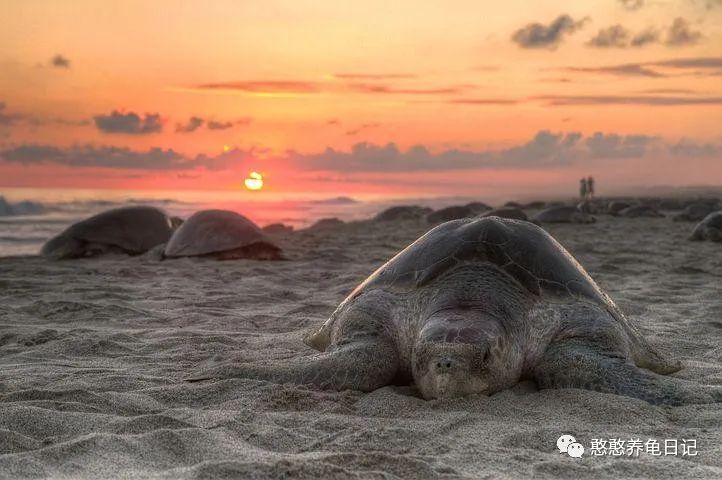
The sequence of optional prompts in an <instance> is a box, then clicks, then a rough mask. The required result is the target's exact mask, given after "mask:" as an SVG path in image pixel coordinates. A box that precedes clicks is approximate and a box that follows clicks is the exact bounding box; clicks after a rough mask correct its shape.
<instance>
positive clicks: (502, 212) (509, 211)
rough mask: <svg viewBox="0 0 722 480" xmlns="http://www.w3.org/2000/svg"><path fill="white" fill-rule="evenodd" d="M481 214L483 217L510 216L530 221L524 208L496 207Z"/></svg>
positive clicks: (514, 218)
mask: <svg viewBox="0 0 722 480" xmlns="http://www.w3.org/2000/svg"><path fill="white" fill-rule="evenodd" d="M479 216H480V217H482V218H483V217H500V218H509V219H512V220H525V221H529V217H527V215H526V213H524V211H523V210H520V209H518V208H514V207H502V208H496V209H494V210H490V211H488V212H486V213H483V214H481V215H479Z"/></svg>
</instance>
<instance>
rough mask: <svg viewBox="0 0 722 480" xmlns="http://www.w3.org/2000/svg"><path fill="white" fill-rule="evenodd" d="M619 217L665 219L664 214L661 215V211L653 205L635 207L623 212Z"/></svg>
mask: <svg viewBox="0 0 722 480" xmlns="http://www.w3.org/2000/svg"><path fill="white" fill-rule="evenodd" d="M618 215H619V216H620V217H628V218H637V217H652V218H657V217H664V214H662V213H659V210H657V209H656V208H654V207H653V206H651V205H633V206H631V207H627V208H625V209H624V210H621V211H620V212H619V213H618Z"/></svg>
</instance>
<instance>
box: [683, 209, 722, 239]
mask: <svg viewBox="0 0 722 480" xmlns="http://www.w3.org/2000/svg"><path fill="white" fill-rule="evenodd" d="M690 240H710V241H712V242H722V210H720V211H718V212H712V213H710V214H709V215H707V216H706V217H704V219H703V220H702V221H701V222H699V223H698V224H697V226H696V227H694V230H693V231H692V236H691V237H690Z"/></svg>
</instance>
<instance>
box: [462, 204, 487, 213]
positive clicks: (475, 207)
mask: <svg viewBox="0 0 722 480" xmlns="http://www.w3.org/2000/svg"><path fill="white" fill-rule="evenodd" d="M464 207H466V208H469V209H471V210H472V211H473V212H474V213H476V214H479V213H484V212H488V211H489V210H493V208H492V207H490V206H489V205H487V204H486V203H484V202H471V203H467V204H466V205H464Z"/></svg>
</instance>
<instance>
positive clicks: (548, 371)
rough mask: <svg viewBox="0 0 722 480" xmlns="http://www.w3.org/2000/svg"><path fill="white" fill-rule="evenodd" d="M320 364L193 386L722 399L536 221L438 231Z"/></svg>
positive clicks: (387, 277) (321, 331) (302, 361)
mask: <svg viewBox="0 0 722 480" xmlns="http://www.w3.org/2000/svg"><path fill="white" fill-rule="evenodd" d="M305 343H307V344H308V345H309V346H311V347H313V348H315V349H317V350H319V351H321V352H322V353H318V354H315V355H312V356H307V357H301V358H293V359H288V360H272V361H269V362H265V363H263V364H243V363H241V364H239V363H235V362H228V363H224V364H221V365H218V366H215V367H213V368H210V369H208V370H205V371H201V372H199V374H198V375H195V376H193V377H192V378H187V379H186V380H187V381H201V380H208V379H215V378H231V377H244V378H256V379H265V380H270V381H274V382H279V383H284V382H291V383H300V384H313V385H316V386H318V387H321V388H327V389H337V390H342V389H356V390H361V391H371V390H374V389H376V388H380V387H383V386H385V385H389V384H393V383H397V382H410V381H413V382H414V383H415V384H416V386H417V387H418V389H419V391H420V393H421V395H422V396H423V397H424V398H426V399H432V398H440V397H455V396H462V395H466V394H475V393H480V394H487V395H489V394H493V393H495V392H498V391H500V390H504V389H507V388H509V387H511V386H513V385H514V384H516V383H517V382H519V381H520V380H523V379H532V380H535V381H536V383H537V384H538V386H539V387H540V388H568V387H573V388H585V389H591V390H597V391H601V392H607V393H616V394H620V395H627V396H631V397H637V398H641V399H644V400H647V401H649V402H652V403H660V404H662V403H666V404H681V403H687V402H690V403H691V402H710V401H714V400H715V399H716V398H717V397H718V396H719V391H715V390H710V389H712V387H703V386H700V385H696V384H694V383H692V382H685V381H683V380H679V379H675V378H668V377H665V376H663V375H661V374H668V373H671V372H675V371H677V370H679V369H680V368H681V367H680V365H679V363H676V362H672V361H669V360H667V359H665V358H664V357H663V356H662V355H660V354H659V353H658V352H657V351H656V350H654V349H653V348H652V347H651V346H650V345H649V344H648V343H647V342H646V340H645V339H644V338H643V337H642V335H641V334H640V333H639V331H638V330H637V328H636V327H635V326H634V324H633V323H632V322H631V321H629V320H628V319H627V318H625V317H624V316H623V315H622V313H621V312H620V311H619V309H618V308H617V306H616V305H615V304H614V302H612V300H611V299H610V298H609V297H608V296H607V295H606V294H605V293H604V292H603V291H602V290H601V289H600V288H599V287H598V286H597V284H596V283H595V282H594V281H593V280H592V279H591V278H590V277H589V275H588V274H587V272H585V271H584V269H583V268H582V267H581V265H579V263H577V261H576V260H575V259H574V258H573V257H572V256H571V255H570V254H569V253H568V252H567V251H566V250H565V249H564V248H563V247H562V246H561V245H560V244H559V243H557V242H556V241H555V240H554V239H553V238H552V237H551V236H550V235H549V234H548V233H546V232H545V231H544V230H543V229H541V228H539V227H538V226H536V225H534V224H532V223H529V222H523V221H517V220H507V219H502V218H498V217H489V218H477V219H462V220H455V221H450V222H447V223H444V224H442V225H439V226H437V227H436V228H434V229H432V230H431V231H429V232H428V233H426V234H425V235H423V236H422V237H421V238H419V239H418V240H416V241H415V242H414V243H412V244H411V245H409V246H408V247H407V248H406V249H404V250H403V251H401V252H400V253H399V254H398V255H396V256H395V257H393V258H392V259H391V260H389V261H388V262H387V263H386V264H385V265H383V266H381V267H380V268H379V269H378V270H376V272H374V273H373V274H372V275H371V276H370V277H368V278H367V279H366V280H365V281H364V282H363V283H361V284H360V285H359V286H358V287H356V289H355V290H354V291H353V292H352V293H351V294H350V295H349V296H348V297H347V298H346V299H345V300H344V301H343V302H342V303H341V304H340V305H339V307H338V308H337V309H336V311H335V312H334V313H333V314H332V315H331V317H330V318H329V319H328V320H327V321H326V322H325V323H324V324H323V325H322V326H321V327H320V328H317V329H315V330H314V331H312V333H310V334H309V335H308V336H307V337H306V338H305Z"/></svg>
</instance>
